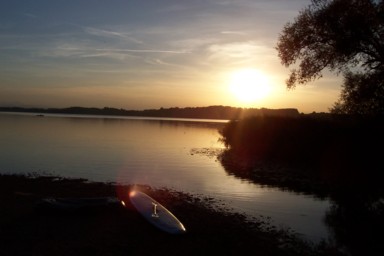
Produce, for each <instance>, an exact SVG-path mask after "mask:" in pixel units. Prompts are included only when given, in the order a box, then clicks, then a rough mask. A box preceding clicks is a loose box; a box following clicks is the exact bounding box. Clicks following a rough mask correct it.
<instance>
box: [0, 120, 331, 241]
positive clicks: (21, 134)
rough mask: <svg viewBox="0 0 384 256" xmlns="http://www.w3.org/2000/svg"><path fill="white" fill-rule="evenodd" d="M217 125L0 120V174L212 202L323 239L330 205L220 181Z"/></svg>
mask: <svg viewBox="0 0 384 256" xmlns="http://www.w3.org/2000/svg"><path fill="white" fill-rule="evenodd" d="M224 124H225V121H222V122H218V121H213V120H205V121H204V122H202V121H201V120H200V121H197V120H195V121H193V120H186V119H149V118H133V117H132V118H129V117H120V118H117V117H100V116H97V117H95V116H70V115H45V116H44V117H38V116H36V115H35V114H13V113H0V131H1V132H0V145H1V146H0V173H32V172H35V173H39V174H50V175H57V176H62V177H72V178H85V179H89V180H91V181H103V182H104V181H107V182H117V183H124V184H148V185H150V186H153V187H168V188H171V189H176V190H179V191H184V192H189V193H193V194H197V195H203V196H207V197H212V198H215V199H218V200H220V204H222V203H225V206H226V207H229V208H232V209H233V211H236V212H240V213H245V214H247V215H248V216H251V217H253V216H255V217H258V216H260V215H263V216H265V217H271V219H272V222H273V223H274V224H275V225H277V226H283V227H289V228H292V229H294V230H295V231H296V232H298V233H300V234H302V235H303V237H304V238H306V239H309V240H312V241H315V242H318V241H320V240H321V239H323V238H324V239H328V238H329V234H328V231H327V227H326V226H325V224H324V223H323V217H324V215H325V212H326V210H328V208H329V207H330V205H331V203H330V202H329V201H326V200H319V199H315V198H313V197H311V196H308V195H300V194H296V193H293V192H288V191H281V190H279V189H275V188H267V187H263V186H260V185H258V184H254V183H252V182H250V181H247V180H242V179H239V178H236V177H234V176H232V175H229V174H228V173H226V171H225V170H224V168H223V167H222V166H221V164H220V162H219V161H217V159H216V157H215V156H212V155H209V154H205V153H204V152H206V151H207V149H209V152H212V151H219V150H222V149H223V148H224V145H223V144H222V143H221V142H220V141H219V138H220V135H219V132H218V131H219V129H220V128H221V127H222V126H223V125H224Z"/></svg>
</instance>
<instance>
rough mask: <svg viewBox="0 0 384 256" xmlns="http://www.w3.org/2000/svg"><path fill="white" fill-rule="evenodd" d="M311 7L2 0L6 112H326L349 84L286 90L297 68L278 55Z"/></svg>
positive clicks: (236, 0) (210, 1)
mask: <svg viewBox="0 0 384 256" xmlns="http://www.w3.org/2000/svg"><path fill="white" fill-rule="evenodd" d="M309 4H310V0H206V1H203V0H188V1H187V0H185V1H182V0H99V1H93V0H34V1H25V0H2V1H1V3H0V106H23V107H70V106H83V107H105V106H108V107H115V108H124V109H138V110H140V109H149V108H160V107H164V108H168V107H197V106H199V107H202V106H211V105H225V106H236V107H255V108H261V107H265V108H297V109H298V110H299V111H300V112H304V113H308V112H312V111H316V112H323V111H324V112H327V111H328V109H329V108H330V107H332V105H333V103H334V102H335V101H336V100H337V98H338V96H339V92H340V85H341V83H342V79H341V77H337V76H335V75H332V74H329V73H325V74H324V77H323V78H322V79H320V80H318V81H316V82H314V83H310V84H307V85H305V86H298V87H297V88H296V89H294V90H287V89H286V85H285V79H287V78H288V74H289V68H285V67H284V66H282V65H281V64H280V60H279V58H278V55H277V51H276V49H275V46H276V43H277V39H278V36H279V33H280V32H281V31H282V29H283V27H284V25H285V24H286V23H287V22H289V21H293V20H294V18H295V17H296V16H297V15H298V13H299V10H301V9H303V8H304V7H306V6H308V5H309ZM261 87H262V88H261ZM250 88H253V89H250ZM255 88H258V89H256V90H254V89H255ZM249 90H251V91H249Z"/></svg>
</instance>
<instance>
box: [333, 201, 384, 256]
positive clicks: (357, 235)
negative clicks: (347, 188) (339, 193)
mask: <svg viewBox="0 0 384 256" xmlns="http://www.w3.org/2000/svg"><path fill="white" fill-rule="evenodd" d="M360 200H362V199H361V198H360V199H356V198H355V197H354V196H353V195H352V196H351V197H350V198H349V200H344V201H339V202H337V203H334V204H333V206H332V207H331V208H330V209H329V210H328V211H327V212H326V215H325V223H326V225H327V226H328V227H329V230H330V232H331V233H332V235H333V237H334V238H335V241H336V243H337V245H338V246H339V247H342V248H343V247H344V248H346V250H347V251H348V252H349V253H350V254H351V255H383V253H384V235H383V230H384V201H383V199H381V200H375V201H368V200H367V201H360Z"/></svg>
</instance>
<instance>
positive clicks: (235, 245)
mask: <svg viewBox="0 0 384 256" xmlns="http://www.w3.org/2000/svg"><path fill="white" fill-rule="evenodd" d="M130 189H131V186H129V185H127V186H122V185H117V184H110V183H95V182H88V181H87V180H82V179H64V178H58V177H51V176H45V177H44V176H37V177H36V176H31V177H26V176H17V175H0V192H1V193H0V202H1V211H0V248H1V255H93V256H94V255H212V254H213V253H214V254H215V255H341V253H340V252H338V251H337V250H336V249H335V248H332V246H330V245H329V244H325V243H324V244H320V245H313V244H309V243H308V242H305V241H302V240H301V239H300V238H298V237H297V236H296V235H295V234H294V233H292V232H291V231H288V230H280V229H278V228H276V227H274V226H272V225H271V224H270V223H269V222H268V221H267V220H266V219H263V218H260V219H254V220H253V221H249V220H247V219H246V218H245V216H243V215H240V214H234V213H230V212H229V211H227V210H225V207H223V208H222V209H217V208H213V207H211V206H210V204H211V203H212V200H213V199H212V198H207V197H202V196H195V195H190V194H185V193H182V192H177V191H172V190H168V189H165V188H157V189H154V188H151V187H149V186H144V185H141V186H139V189H140V190H142V191H144V192H146V193H148V194H149V195H151V196H152V197H154V198H155V199H156V200H157V201H159V202H160V203H162V204H163V205H164V206H166V207H167V208H168V209H170V210H171V211H172V212H173V213H174V214H175V215H176V216H177V217H178V218H179V219H180V220H181V221H182V222H183V224H184V225H185V227H186V228H187V233H186V234H184V235H181V236H175V235H169V234H166V233H163V232H162V231H160V230H157V229H156V228H155V227H153V226H152V225H150V224H149V223H148V222H146V221H145V220H144V219H143V218H142V217H141V216H140V215H139V214H138V213H137V212H136V211H135V210H134V208H133V207H132V205H131V204H130V203H129V200H128V198H127V196H128V192H129V191H130ZM104 196H113V197H118V198H119V199H121V200H123V201H124V202H125V203H126V206H125V207H100V208H97V209H82V210H76V211H48V210H45V209H44V208H41V207H38V206H39V202H41V200H42V199H43V198H47V197H66V198H80V197H104Z"/></svg>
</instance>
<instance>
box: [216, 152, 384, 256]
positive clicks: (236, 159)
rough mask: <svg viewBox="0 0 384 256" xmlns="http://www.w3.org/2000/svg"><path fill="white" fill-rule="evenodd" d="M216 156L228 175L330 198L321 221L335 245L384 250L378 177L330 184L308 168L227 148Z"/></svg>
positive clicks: (360, 251) (355, 251) (365, 251)
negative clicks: (260, 158)
mask: <svg viewBox="0 0 384 256" xmlns="http://www.w3.org/2000/svg"><path fill="white" fill-rule="evenodd" d="M219 160H220V163H221V164H222V166H223V167H224V169H225V171H226V172H227V173H228V174H229V175H231V176H234V177H237V178H239V179H245V180H248V181H251V182H253V183H256V184H261V185H268V186H273V187H278V188H281V189H283V190H289V191H293V192H297V193H305V194H310V195H312V196H314V197H318V198H325V197H328V198H330V199H331V201H332V202H333V205H332V206H331V207H330V209H329V210H328V211H327V212H326V214H325V218H324V222H325V224H326V225H327V226H328V228H329V232H330V233H331V234H332V237H334V238H335V243H336V244H337V246H338V247H339V248H344V250H345V251H347V252H349V253H350V254H351V255H377V254H378V253H379V252H383V253H384V235H383V231H384V199H383V198H384V197H383V196H382V195H383V193H382V190H381V189H379V188H380V187H381V186H380V185H379V181H380V179H379V180H378V181H377V183H376V182H373V181H372V179H367V178H364V177H362V176H361V179H360V183H359V182H358V181H359V180H356V179H355V177H353V178H351V179H348V178H346V179H345V182H342V183H340V184H330V183H329V181H328V182H326V181H321V180H319V179H318V178H317V176H316V175H311V173H310V172H308V170H307V171H304V170H300V169H295V168H292V167H291V168H289V167H284V166H282V165H278V164H273V163H263V162H262V161H260V160H259V161H258V160H255V158H252V157H250V156H246V155H241V154H240V155H238V154H236V153H235V152H234V151H233V150H230V149H227V150H225V151H223V152H222V154H221V155H220V156H219ZM333 181H334V180H333Z"/></svg>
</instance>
